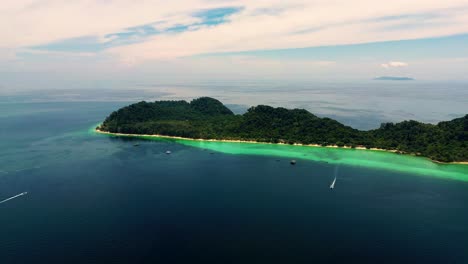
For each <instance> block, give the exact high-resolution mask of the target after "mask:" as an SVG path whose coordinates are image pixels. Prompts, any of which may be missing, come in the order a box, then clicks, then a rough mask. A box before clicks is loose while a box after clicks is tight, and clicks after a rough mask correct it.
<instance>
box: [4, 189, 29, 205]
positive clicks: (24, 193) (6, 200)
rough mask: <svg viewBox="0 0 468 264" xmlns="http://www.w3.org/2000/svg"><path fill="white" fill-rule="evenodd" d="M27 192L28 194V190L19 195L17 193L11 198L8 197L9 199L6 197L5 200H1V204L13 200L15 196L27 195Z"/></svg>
mask: <svg viewBox="0 0 468 264" xmlns="http://www.w3.org/2000/svg"><path fill="white" fill-rule="evenodd" d="M26 194H28V192H22V193H20V194H17V195H15V196H12V197H10V198H7V199H5V200H3V201H0V204H2V203H5V202H8V201H10V200H13V199H15V198H18V197H20V196H23V195H26Z"/></svg>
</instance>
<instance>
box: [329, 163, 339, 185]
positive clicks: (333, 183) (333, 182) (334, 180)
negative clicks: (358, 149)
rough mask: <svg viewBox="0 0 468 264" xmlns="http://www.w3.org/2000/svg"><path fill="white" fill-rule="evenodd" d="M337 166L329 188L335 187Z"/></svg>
mask: <svg viewBox="0 0 468 264" xmlns="http://www.w3.org/2000/svg"><path fill="white" fill-rule="evenodd" d="M338 167H339V166H336V167H335V179H333V181H332V183H331V184H330V189H335V183H336V177H337V176H338Z"/></svg>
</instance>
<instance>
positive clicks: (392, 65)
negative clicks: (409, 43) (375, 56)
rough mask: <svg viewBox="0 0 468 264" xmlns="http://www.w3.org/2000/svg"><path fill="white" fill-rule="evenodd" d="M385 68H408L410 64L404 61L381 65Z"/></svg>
mask: <svg viewBox="0 0 468 264" xmlns="http://www.w3.org/2000/svg"><path fill="white" fill-rule="evenodd" d="M380 66H382V67H383V68H386V69H388V68H401V67H408V63H406V62H402V61H390V62H388V63H382V64H380Z"/></svg>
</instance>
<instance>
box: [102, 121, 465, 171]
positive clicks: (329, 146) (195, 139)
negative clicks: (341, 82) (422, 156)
mask: <svg viewBox="0 0 468 264" xmlns="http://www.w3.org/2000/svg"><path fill="white" fill-rule="evenodd" d="M95 132H97V133H100V134H106V135H113V136H124V137H155V138H168V139H182V140H193V141H206V142H230V143H248V144H272V145H290V146H304V147H316V148H342V149H357V150H367V151H369V150H371V151H385V152H390V153H397V152H398V150H388V149H380V148H369V149H368V148H366V147H364V146H356V147H355V148H352V147H349V146H343V147H339V146H337V145H327V146H322V145H319V144H298V143H294V144H287V143H270V142H258V141H250V140H229V139H202V138H186V137H176V136H166V135H158V134H125V133H111V132H107V131H102V130H99V129H98V128H96V129H95ZM400 153H401V152H400ZM401 154H404V155H411V156H415V155H414V154H409V153H404V152H403V153H401ZM427 159H428V160H430V161H432V162H434V163H437V164H462V165H468V161H456V162H442V161H437V160H432V159H429V158H427Z"/></svg>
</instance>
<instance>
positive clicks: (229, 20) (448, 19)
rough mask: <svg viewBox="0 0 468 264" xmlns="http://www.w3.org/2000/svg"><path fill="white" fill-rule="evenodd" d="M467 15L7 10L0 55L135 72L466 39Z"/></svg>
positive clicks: (62, 5) (195, 8)
mask: <svg viewBox="0 0 468 264" xmlns="http://www.w3.org/2000/svg"><path fill="white" fill-rule="evenodd" d="M38 3H40V4H38ZM363 7H365V8H363ZM467 10H468V0H448V1H439V0H413V1H411V2H410V3H408V1H406V0H394V1H375V0H356V1H328V0H316V1H309V0H289V1H284V0H270V1H263V0H256V1H253V0H230V1H212V0H173V1H165V0H153V1H130V0H106V1H89V0H75V1H55V0H42V1H36V0H3V1H2V5H0V31H1V32H2V38H0V48H7V49H24V48H27V47H36V48H37V47H38V48H40V49H42V50H55V51H60V52H66V51H69V52H96V53H105V54H106V55H109V56H112V57H114V58H116V59H118V60H119V61H122V62H124V63H131V64H135V63H142V62H144V61H147V60H167V59H175V58H180V57H186V56H193V55H197V54H205V53H223V52H239V51H248V50H272V49H293V48H303V47H313V46H329V45H348V44H357V43H368V42H382V41H394V40H402V39H418V38H428V37H438V36H447V35H454V34H461V33H468V16H466V12H467ZM298 32H299V33H298ZM80 47H81V48H80ZM389 67H393V66H390V65H389Z"/></svg>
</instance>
